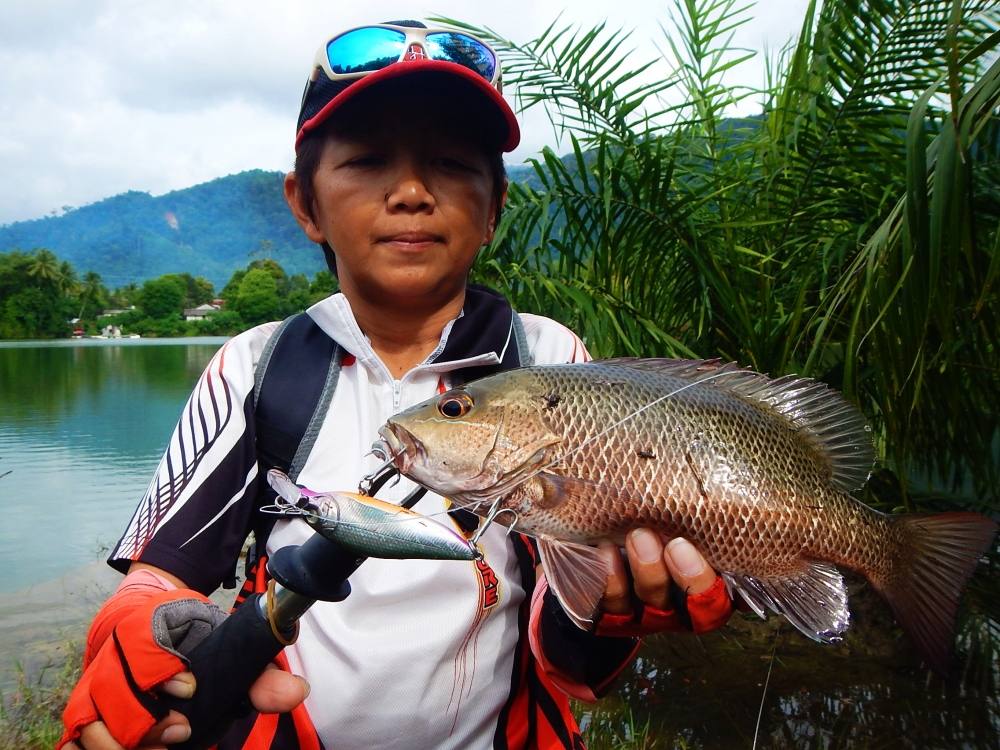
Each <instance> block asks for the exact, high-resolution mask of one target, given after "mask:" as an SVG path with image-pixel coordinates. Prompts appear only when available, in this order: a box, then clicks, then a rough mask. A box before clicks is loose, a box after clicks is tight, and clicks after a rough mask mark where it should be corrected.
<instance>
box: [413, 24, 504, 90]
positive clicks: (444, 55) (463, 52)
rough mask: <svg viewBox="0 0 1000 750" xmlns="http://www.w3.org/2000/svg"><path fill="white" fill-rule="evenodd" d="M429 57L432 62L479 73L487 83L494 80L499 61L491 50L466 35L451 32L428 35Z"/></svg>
mask: <svg viewBox="0 0 1000 750" xmlns="http://www.w3.org/2000/svg"><path fill="white" fill-rule="evenodd" d="M427 56H428V57H430V58H431V59H432V60H445V61H447V62H453V63H458V64H459V65H462V66H464V67H466V68H469V69H470V70H473V71H475V72H476V73H479V75H481V76H482V77H483V78H485V79H486V80H487V81H492V80H493V74H494V73H496V69H497V61H496V58H495V57H494V56H493V52H492V51H491V50H490V48H489V47H487V46H486V45H485V44H483V43H482V42H480V41H479V40H478V39H474V38H473V37H471V36H468V35H466V34H455V33H450V32H436V33H433V34H428V35H427Z"/></svg>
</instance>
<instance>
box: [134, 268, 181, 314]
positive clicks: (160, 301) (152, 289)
mask: <svg viewBox="0 0 1000 750" xmlns="http://www.w3.org/2000/svg"><path fill="white" fill-rule="evenodd" d="M185 291H186V290H185V288H184V284H183V282H182V281H180V280H179V279H178V278H176V276H174V277H173V278H171V276H170V275H168V276H161V277H159V278H157V279H150V280H149V281H147V282H146V283H144V284H143V285H142V293H141V294H140V296H139V306H140V307H141V308H142V310H143V312H144V313H145V314H146V315H147V316H148V317H150V318H154V319H156V318H167V317H169V316H171V315H179V314H180V312H181V311H182V310H183V309H184V294H185Z"/></svg>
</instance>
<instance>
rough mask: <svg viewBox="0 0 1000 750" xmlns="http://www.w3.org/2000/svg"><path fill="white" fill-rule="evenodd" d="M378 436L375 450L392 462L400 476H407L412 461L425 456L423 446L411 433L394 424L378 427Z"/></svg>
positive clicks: (387, 423)
mask: <svg viewBox="0 0 1000 750" xmlns="http://www.w3.org/2000/svg"><path fill="white" fill-rule="evenodd" d="M378 434H379V437H380V438H381V440H380V441H379V443H380V444H376V446H375V448H376V450H378V451H380V452H381V453H384V454H385V457H386V460H387V461H392V463H393V466H395V467H396V469H398V470H399V473H400V474H405V475H407V476H409V475H408V474H407V472H408V471H409V469H410V467H411V466H413V463H414V461H416V460H417V459H422V458H424V457H425V456H426V454H427V452H426V450H424V444H423V443H422V442H420V440H419V439H417V437H416V436H414V435H413V433H411V432H410V431H409V430H407V429H406V428H405V427H401V426H400V425H398V424H396V423H394V422H386V423H385V424H384V425H382V426H381V427H379V428H378Z"/></svg>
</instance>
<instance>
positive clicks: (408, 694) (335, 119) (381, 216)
mask: <svg viewBox="0 0 1000 750" xmlns="http://www.w3.org/2000/svg"><path fill="white" fill-rule="evenodd" d="M499 83H500V69H499V63H498V61H497V59H496V55H495V54H494V52H493V50H491V49H490V48H489V47H488V46H487V45H485V44H484V43H483V42H481V41H480V40H478V39H476V38H475V37H472V36H471V35H468V34H465V33H459V32H454V31H448V30H436V29H427V28H425V27H424V26H423V25H422V24H419V23H416V22H395V23H389V24H380V25H375V26H368V27H363V28H360V29H352V30H349V31H346V32H344V33H342V34H339V35H337V36H335V37H333V38H332V39H331V40H330V41H329V42H327V43H326V44H324V45H323V46H322V47H321V48H320V50H319V51H318V53H317V56H316V60H315V63H314V67H313V70H312V74H311V76H310V79H309V81H308V83H307V85H306V90H305V93H304V95H303V100H302V106H301V111H300V114H299V121H298V126H297V135H296V168H295V171H294V172H292V173H290V174H289V175H288V176H287V177H286V179H285V196H286V198H287V200H288V204H289V206H290V208H291V210H292V212H293V214H294V215H295V217H296V219H297V221H298V222H299V224H300V225H301V226H302V229H303V231H304V232H305V233H306V235H307V236H308V237H309V239H311V240H313V241H314V242H316V243H318V244H320V245H322V246H323V248H324V253H325V255H326V257H327V260H328V262H329V264H330V266H331V270H333V271H334V273H335V274H336V275H337V276H338V279H339V282H340V288H341V292H340V293H339V294H336V295H334V296H333V297H330V298H328V299H326V300H323V301H321V302H319V303H317V304H316V305H314V306H313V307H312V308H310V310H309V311H308V316H309V321H310V324H315V326H316V327H317V328H318V330H319V331H321V332H322V334H323V335H325V336H328V337H329V338H330V339H332V340H334V341H335V342H336V344H337V345H338V347H339V348H338V349H337V351H338V352H339V354H338V356H339V357H340V359H339V368H340V369H339V375H338V378H337V382H336V388H335V390H334V391H333V393H332V396H331V400H330V403H329V407H328V410H327V412H326V414H325V416H324V418H323V420H322V424H321V425H320V427H319V430H318V434H317V435H316V436H315V444H314V445H313V446H312V449H311V451H310V452H309V453H308V457H307V458H306V459H305V461H304V464H303V465H302V467H301V471H300V473H299V474H298V478H297V481H298V482H299V483H300V484H302V485H305V486H308V487H310V488H312V489H320V490H335V489H351V488H353V487H355V486H356V485H357V482H358V479H359V478H360V477H361V476H363V475H364V474H366V473H367V472H369V471H371V470H372V469H373V468H374V466H375V459H374V458H372V457H369V456H366V454H367V453H368V450H369V446H370V445H371V441H372V439H373V438H374V436H375V435H376V430H377V428H378V426H379V425H381V424H382V423H383V422H384V421H385V420H386V418H387V417H389V416H390V415H391V414H393V413H395V412H397V411H399V410H401V409H403V408H405V407H407V406H410V405H412V404H415V403H417V402H419V401H422V400H424V399H426V398H428V397H430V396H432V395H434V394H435V393H439V392H443V391H444V390H446V389H447V388H448V387H450V386H451V385H452V384H454V383H456V382H460V381H462V380H467V379H469V378H470V377H474V376H477V375H482V374H486V373H488V372H495V371H498V370H501V369H506V368H509V367H513V366H518V365H520V364H526V362H522V361H521V360H522V355H523V356H524V358H525V359H529V358H530V360H531V361H533V362H534V363H536V364H544V363H561V362H574V361H584V360H585V359H587V353H586V349H585V348H584V346H583V344H582V342H581V341H580V340H579V338H577V337H576V335H575V334H573V333H572V332H571V331H569V330H568V329H566V328H565V327H563V326H561V325H559V324H558V323H555V322H554V321H551V320H548V319H546V318H542V317H539V316H535V315H527V314H525V315H517V314H516V313H514V312H513V311H512V310H511V308H510V306H509V305H508V304H507V302H506V301H505V300H504V299H503V298H502V297H501V296H500V295H498V294H496V293H495V292H491V291H489V290H486V289H482V288H477V287H470V286H468V275H469V270H470V268H471V266H472V263H473V261H474V259H475V257H476V254H477V252H478V250H479V248H480V247H481V246H482V245H484V244H485V243H487V242H489V241H490V240H491V239H492V237H493V234H494V231H495V229H496V225H497V222H498V220H499V216H500V210H501V208H502V205H503V202H504V199H505V194H506V179H505V175H504V171H503V162H502V158H501V156H502V153H503V152H505V151H510V150H512V149H513V148H514V147H515V146H516V145H517V143H518V139H519V131H518V125H517V121H516V119H515V118H514V115H513V113H512V112H511V110H510V108H509V107H508V105H507V104H506V102H505V101H504V99H503V97H502V96H501V94H500V92H499ZM276 327H277V324H266V325H263V326H258V327H257V328H254V329H252V330H250V331H247V332H245V333H243V334H241V335H240V336H237V337H236V338H234V339H232V340H231V341H229V342H227V343H226V344H225V345H224V346H223V347H222V349H221V350H220V351H219V353H218V354H217V355H216V357H215V358H214V359H213V361H212V362H211V363H210V364H209V366H208V368H207V369H206V371H205V374H204V375H203V376H202V379H201V381H200V382H199V384H198V385H197V386H196V388H195V392H194V393H193V394H192V398H191V400H190V401H189V402H188V404H187V406H186V408H185V412H184V413H183V414H182V416H181V420H180V422H179V424H178V427H177V429H176V431H175V433H174V435H173V438H172V440H171V443H170V445H169V446H168V448H167V452H166V454H165V456H164V459H163V461H162V462H161V465H160V468H159V470H158V472H157V476H156V477H155V478H154V481H153V483H152V484H151V486H150V490H149V491H148V492H147V495H146V497H145V498H144V499H143V501H142V503H141V504H140V506H139V509H138V510H137V511H136V515H135V516H134V517H133V519H132V522H131V523H130V525H129V528H128V530H127V531H126V533H125V535H124V536H123V538H122V540H121V541H120V542H119V544H118V545H117V547H116V548H115V550H114V552H113V553H112V556H111V560H110V562H111V564H112V565H114V566H115V567H117V568H119V569H121V570H123V571H124V570H128V571H129V574H128V576H127V577H126V579H125V581H124V582H123V584H122V587H121V588H120V589H119V592H118V593H116V595H115V596H113V597H112V598H111V599H110V600H109V602H108V603H107V604H106V605H105V607H104V608H103V609H102V610H101V612H100V613H99V614H98V616H97V618H95V622H94V624H93V626H92V628H91V632H90V636H89V638H88V648H87V654H86V657H85V663H86V664H87V669H86V672H85V674H84V677H83V679H82V680H81V683H80V685H79V686H78V687H77V690H76V691H74V694H73V696H72V698H71V700H70V704H69V706H68V707H67V711H66V716H65V719H66V724H67V733H66V735H65V737H64V742H68V743H69V744H67V745H66V746H67V747H74V746H79V747H84V748H87V750H103V749H104V748H117V747H119V746H121V745H122V744H125V745H133V746H134V745H136V744H138V746H141V747H155V746H164V745H169V744H172V743H175V742H180V741H184V740H185V739H187V737H188V736H189V734H190V727H189V725H188V722H187V719H186V718H185V717H184V716H183V714H181V713H178V712H171V713H170V715H169V716H167V717H166V718H165V719H163V720H161V721H157V712H156V710H155V706H153V708H152V710H151V709H150V705H149V704H150V701H151V700H152V697H151V696H155V695H156V694H157V692H158V691H159V692H165V693H168V694H170V695H174V696H177V697H182V698H183V697H189V696H190V695H191V694H192V693H193V691H194V690H196V689H197V686H196V685H194V684H193V679H192V677H191V675H190V673H188V672H185V671H184V670H185V665H184V662H183V661H182V660H181V659H180V658H177V657H176V655H174V654H172V653H170V652H171V651H172V649H173V648H175V647H176V644H172V645H171V644H167V645H164V642H163V640H162V639H161V640H159V641H157V640H156V639H155V638H153V639H151V638H150V631H154V632H155V631H156V628H157V626H156V623H157V622H160V621H162V618H163V613H164V609H163V608H164V607H173V608H175V609H176V608H179V607H188V608H190V609H189V610H187V609H186V610H184V611H185V612H187V611H191V612H198V613H200V614H198V615H192V619H193V620H198V622H200V623H207V625H205V627H204V628H203V629H204V630H205V631H206V632H207V631H209V630H211V627H212V625H214V624H215V623H216V622H217V618H216V617H215V615H213V614H211V613H210V611H208V608H207V605H204V604H203V602H204V596H203V595H204V594H207V593H209V592H211V591H212V590H214V589H215V588H216V587H218V586H219V584H220V583H221V582H222V581H224V580H225V579H226V578H227V576H228V574H229V572H230V571H231V569H232V566H233V565H234V561H235V560H236V558H237V556H238V555H239V552H240V549H241V547H242V545H243V542H244V540H245V539H246V537H247V534H248V532H249V531H250V530H255V531H256V534H257V536H258V542H259V543H260V548H261V549H260V552H261V557H262V558H263V557H265V556H266V555H269V554H271V553H273V552H274V551H275V550H276V549H278V548H280V547H283V546H285V545H289V544H301V543H303V542H304V541H305V540H306V539H307V538H308V536H309V535H310V533H311V532H310V529H309V528H308V526H307V525H306V524H304V523H303V522H301V521H298V520H292V521H287V520H283V521H279V522H278V523H276V524H274V525H273V527H271V528H267V527H262V526H261V524H260V520H261V514H260V513H259V505H260V501H259V496H258V491H259V489H260V487H261V486H262V477H263V475H264V474H265V473H266V469H267V468H268V467H267V466H266V465H265V464H264V463H263V462H262V461H261V459H260V457H259V456H258V451H257V447H256V439H257V436H256V435H255V429H256V427H255V419H254V375H255V371H256V369H257V364H258V362H259V360H260V359H261V357H262V356H263V353H264V351H265V348H266V347H267V344H268V341H269V339H270V338H271V336H272V334H273V333H274V332H275V329H276ZM512 342H520V343H523V351H521V348H522V347H519V346H517V345H515V344H513V343H512ZM295 395H296V394H294V393H291V394H289V399H294V398H295ZM407 484H408V483H405V482H402V483H400V486H398V487H395V488H392V489H390V490H387V491H384V492H382V493H380V496H381V497H382V498H383V499H389V500H397V501H398V500H399V499H401V498H402V497H403V495H404V494H405V493H406V492H407V491H408V490H409V489H411V487H408V486H406V485H407ZM416 510H417V511H419V512H422V513H425V514H429V515H430V514H441V516H442V517H443V516H444V514H445V513H447V512H448V510H449V508H448V505H447V503H446V501H445V500H444V499H443V498H440V497H438V496H434V495H428V496H426V497H425V498H424V499H423V500H421V502H420V503H419V504H418V505H417V506H416ZM444 520H445V522H448V520H447V519H444ZM463 531H465V532H466V533H468V532H470V531H471V528H464V529H463ZM480 546H481V550H482V552H483V555H484V557H483V560H482V561H479V562H478V563H458V562H454V561H434V560H428V561H406V562H399V561H383V560H369V561H367V562H366V563H365V564H364V565H363V566H362V567H361V568H360V569H359V570H358V571H357V572H356V573H354V574H353V575H352V576H351V585H352V594H351V595H350V596H349V597H348V598H347V599H346V600H344V601H342V602H337V603H323V602H320V603H317V604H316V605H314V606H313V607H312V608H311V609H310V610H309V611H308V612H307V613H306V614H305V615H304V616H303V618H302V620H301V622H300V634H299V637H298V640H297V641H296V642H295V644H294V645H292V646H289V647H288V648H287V649H286V650H285V653H284V655H283V656H284V657H285V659H284V660H282V665H283V666H287V668H288V669H289V670H290V672H291V674H289V673H287V672H284V671H280V670H268V671H267V672H265V673H264V674H263V675H262V676H261V677H260V678H259V679H258V680H257V682H256V683H255V685H254V687H253V689H252V690H251V693H250V699H251V702H252V703H253V705H254V707H255V708H256V709H257V710H258V711H260V712H261V713H260V714H259V715H258V714H253V715H251V716H250V717H249V718H248V719H246V720H244V721H242V722H240V723H238V724H237V725H236V726H234V727H233V729H232V730H231V731H230V733H229V734H228V735H227V737H226V739H225V740H224V741H223V743H222V744H221V747H223V748H230V747H274V748H279V747H324V746H325V747H330V748H336V749H337V750H343V749H346V748H376V747H377V748H438V747H454V748H480V747H483V748H485V747H508V748H529V747H568V748H572V747H579V746H581V742H580V739H579V735H578V732H577V729H576V725H575V723H574V721H573V717H572V715H571V714H570V712H569V706H568V700H567V698H566V695H567V694H570V695H575V696H577V697H581V698H591V699H592V698H594V697H596V696H598V695H599V694H600V693H601V692H602V691H603V690H605V689H606V688H607V687H608V685H609V684H610V682H611V680H612V679H613V678H614V676H615V675H617V674H618V673H619V672H620V670H621V669H622V668H623V667H624V666H625V665H626V664H627V663H628V661H629V660H630V659H631V657H632V656H633V655H634V653H635V650H636V647H637V640H636V638H635V637H634V636H636V635H640V634H642V633H646V632H655V631H656V630H660V629H664V628H667V627H671V626H673V625H674V624H676V622H677V619H678V618H677V617H676V616H675V613H673V612H672V610H671V609H670V603H669V601H670V600H669V596H668V589H669V586H670V585H671V581H673V582H674V583H675V584H676V585H677V586H678V587H679V588H680V589H681V590H682V591H686V592H688V594H689V599H688V610H689V612H690V615H691V620H692V622H693V624H694V627H695V629H697V630H704V629H710V628H712V627H718V626H719V625H720V624H722V622H724V621H725V618H726V617H727V616H728V614H729V611H730V609H729V600H728V597H727V596H726V595H725V591H724V588H723V587H722V584H721V581H720V580H719V579H718V578H717V577H716V576H715V573H714V571H712V570H711V568H709V567H708V566H707V565H706V564H705V561H704V560H703V559H702V558H701V556H700V555H699V554H698V553H697V551H695V550H694V548H693V547H692V546H691V545H690V544H688V543H687V542H685V541H683V540H675V541H673V542H671V543H670V544H668V545H666V546H665V544H664V540H661V539H660V538H659V536H657V535H656V534H654V533H652V532H650V531H648V530H637V531H635V532H633V533H632V534H631V535H630V536H629V538H628V541H627V545H626V551H627V563H626V561H625V560H623V558H622V556H621V554H620V553H619V551H618V550H617V549H616V548H614V547H613V546H610V545H609V546H607V547H606V548H605V549H604V554H606V555H607V557H608V560H609V563H610V568H611V570H612V571H613V572H612V574H611V575H610V577H609V581H608V589H607V592H606V595H605V597H604V601H603V609H604V613H605V614H604V615H603V616H602V618H601V620H600V621H599V623H598V631H597V633H584V632H583V631H580V630H579V629H576V628H575V627H574V626H572V625H571V624H569V623H568V621H566V619H565V617H564V616H563V615H562V614H561V611H560V610H559V607H558V604H556V603H555V600H554V598H553V597H552V596H551V595H549V594H547V592H546V585H545V583H544V579H540V577H539V574H538V573H537V571H536V563H537V559H536V557H537V553H536V552H535V550H534V547H533V545H532V543H531V542H530V540H528V539H527V538H522V537H519V536H518V535H512V536H511V537H510V538H508V536H507V535H506V534H505V533H504V531H503V529H501V528H498V527H495V526H494V527H492V528H490V529H489V530H488V531H487V532H486V533H485V534H484V535H483V536H482V538H481V539H480ZM626 565H627V566H628V568H629V569H630V572H629V571H627V570H626ZM250 577H251V578H253V579H255V582H256V583H257V584H258V585H263V584H264V583H265V580H266V574H265V570H264V566H262V565H259V566H258V567H257V568H256V569H255V570H254V571H253V573H252V575H251V576H250ZM199 608H205V609H204V611H203V610H202V609H199ZM171 611H173V610H171ZM206 612H208V613H207V614H206ZM157 618H160V619H157ZM151 622H152V623H154V624H153V627H152V628H151V627H150V623H151ZM150 654H152V656H150ZM163 654H167V656H166V657H164V658H163V659H162V660H161V659H160V657H161V656H162V655H163ZM153 664H155V665H156V668H155V669H154V668H152V667H151V666H148V665H153ZM158 670H159V671H158ZM122 675H127V679H123V678H122ZM137 675H138V676H137ZM295 675H301V676H302V677H304V678H305V679H306V680H307V681H308V686H307V685H306V683H305V682H304V681H303V680H302V679H301V678H300V677H297V676H295ZM109 686H110V687H109ZM309 687H311V691H310V690H309ZM111 695H114V696H117V698H118V699H119V700H118V701H117V702H115V703H113V704H112V701H111V699H110V698H109V696H111ZM303 699H304V702H303ZM293 708H294V710H293V711H292V713H291V714H285V716H284V718H279V717H277V716H276V715H275V713H276V712H287V711H289V710H290V709H293ZM268 712H271V713H268Z"/></svg>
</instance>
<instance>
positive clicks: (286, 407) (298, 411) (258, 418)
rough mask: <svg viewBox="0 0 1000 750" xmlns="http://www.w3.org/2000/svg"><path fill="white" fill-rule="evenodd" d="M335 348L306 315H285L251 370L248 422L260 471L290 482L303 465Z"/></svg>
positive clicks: (333, 379)
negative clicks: (251, 408)
mask: <svg viewBox="0 0 1000 750" xmlns="http://www.w3.org/2000/svg"><path fill="white" fill-rule="evenodd" d="M339 348H340V347H339V346H337V343H336V342H335V341H334V340H333V339H331V338H330V337H329V336H327V335H326V334H325V333H324V332H323V331H322V330H321V329H320V327H319V326H318V325H316V323H315V322H314V321H313V319H312V318H310V317H309V315H307V314H306V313H298V314H297V315H293V316H292V317H290V318H288V319H286V320H285V321H284V322H283V323H282V324H281V326H279V328H278V330H276V331H275V332H274V333H273V334H272V335H271V338H270V339H269V340H268V342H267V344H266V345H265V347H264V353H263V354H262V355H261V359H260V361H259V362H258V363H257V368H256V371H255V373H254V421H255V423H256V430H257V458H258V460H259V462H260V464H261V471H262V473H266V470H267V469H270V468H275V469H280V470H281V471H283V472H285V473H286V474H288V476H289V477H290V478H291V479H292V481H295V479H296V477H298V475H299V472H300V471H302V466H303V465H304V464H305V461H306V458H308V456H309V452H310V451H311V450H312V447H313V444H314V443H315V442H316V436H317V435H318V434H319V428H320V426H321V425H322V423H323V419H324V417H325V416H326V411H327V408H328V407H329V405H330V399H331V398H333V391H334V389H335V388H336V386H337V378H338V376H339V375H340V356H339Z"/></svg>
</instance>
